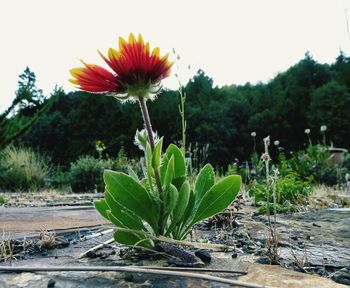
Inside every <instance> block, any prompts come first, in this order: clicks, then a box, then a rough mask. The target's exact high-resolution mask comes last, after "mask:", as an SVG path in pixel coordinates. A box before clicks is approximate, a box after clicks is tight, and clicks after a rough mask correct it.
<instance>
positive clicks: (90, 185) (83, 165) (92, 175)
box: [68, 156, 113, 192]
mask: <svg viewBox="0 0 350 288" xmlns="http://www.w3.org/2000/svg"><path fill="white" fill-rule="evenodd" d="M112 167H113V162H112V161H111V160H102V159H101V160H99V159H95V158H94V157H92V156H82V157H80V158H79V159H78V160H77V161H75V162H74V163H71V167H70V170H69V173H68V174H69V180H70V184H71V187H72V191H73V192H91V191H96V190H97V191H99V192H103V191H104V182H103V171H104V169H112Z"/></svg>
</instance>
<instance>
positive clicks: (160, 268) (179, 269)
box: [132, 266, 248, 275]
mask: <svg viewBox="0 0 350 288" xmlns="http://www.w3.org/2000/svg"><path fill="white" fill-rule="evenodd" d="M132 267H138V268H142V269H155V270H166V271H186V272H188V271H191V272H209V273H228V274H242V275H247V274H248V272H245V271H238V270H226V269H209V268H190V267H189V268H187V267H157V266H132Z"/></svg>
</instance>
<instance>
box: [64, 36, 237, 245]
mask: <svg viewBox="0 0 350 288" xmlns="http://www.w3.org/2000/svg"><path fill="white" fill-rule="evenodd" d="M100 54H101V53H100ZM101 56H102V58H103V59H104V60H105V62H106V63H107V64H108V65H109V67H110V68H111V69H112V70H113V71H114V72H113V73H111V72H109V71H108V70H106V69H104V68H102V67H99V66H97V65H90V64H89V65H85V67H81V68H75V69H72V70H71V74H72V77H73V79H71V82H72V83H74V84H76V85H77V86H78V87H79V88H80V89H82V90H85V91H89V92H107V93H109V95H111V96H113V97H114V98H116V99H119V100H121V101H125V100H130V101H132V102H137V103H138V104H139V105H140V109H141V113H142V118H143V121H144V126H145V130H142V131H141V132H139V131H137V132H136V136H135V142H136V144H137V145H138V146H139V147H140V148H141V149H142V150H143V152H144V159H143V172H144V177H143V178H142V179H139V178H138V177H137V174H136V173H135V172H134V171H133V170H132V169H131V168H129V171H128V174H125V173H123V172H113V171H111V170H106V171H105V172H104V181H105V184H106V191H105V198H104V199H103V200H100V201H97V202H96V203H95V206H96V208H97V210H98V211H99V212H100V213H101V214H102V216H104V217H105V218H106V219H108V220H110V221H111V222H112V223H113V224H114V225H116V226H117V231H116V232H115V234H114V238H115V240H116V241H117V242H119V243H123V244H128V245H139V246H146V247H150V246H153V244H154V240H155V238H156V237H158V236H170V237H173V238H175V239H184V238H185V237H186V235H187V233H188V232H189V231H190V230H191V227H192V226H193V225H194V224H195V223H197V222H199V221H201V220H203V219H205V218H208V217H210V216H213V215H214V214H216V213H218V212H220V211H221V210H223V209H225V208H226V207H227V206H228V205H229V204H230V203H231V202H232V201H233V200H234V198H235V197H236V195H237V193H238V191H239V189H240V185H241V179H240V177H239V176H235V175H232V176H228V177H226V178H224V179H222V180H221V181H219V182H218V183H215V174H214V171H213V168H212V167H211V166H210V165H206V166H204V167H203V168H202V169H201V171H200V172H199V174H198V176H197V178H196V183H195V185H194V187H191V185H190V182H189V180H188V177H187V167H186V161H185V157H184V156H185V155H184V154H185V153H184V152H185V151H186V147H185V145H186V138H185V134H184V133H185V131H186V129H185V121H184V113H185V110H184V98H183V97H181V98H182V103H181V104H182V105H181V108H180V113H181V116H182V119H183V121H182V130H183V133H182V136H183V143H182V145H183V146H182V151H181V149H180V148H178V147H177V146H175V145H173V144H170V145H169V146H168V148H167V149H166V151H165V153H164V154H162V146H163V138H160V139H158V137H157V133H154V132H153V130H152V125H151V120H150V116H149V113H148V108H147V104H146V102H147V100H154V99H155V96H156V94H158V93H159V91H160V88H161V87H160V84H161V81H162V80H163V79H164V78H166V77H167V76H169V75H170V68H171V66H172V63H171V62H170V61H168V56H167V55H165V56H163V57H160V55H159V48H155V49H154V50H153V52H152V53H150V48H149V44H148V43H147V44H145V43H144V41H143V39H142V37H141V35H139V37H138V38H137V39H136V38H135V36H134V35H133V34H130V36H129V39H128V42H127V41H125V40H124V39H123V38H120V39H119V51H117V50H115V49H110V50H109V53H108V58H107V57H105V56H103V55H102V54H101Z"/></svg>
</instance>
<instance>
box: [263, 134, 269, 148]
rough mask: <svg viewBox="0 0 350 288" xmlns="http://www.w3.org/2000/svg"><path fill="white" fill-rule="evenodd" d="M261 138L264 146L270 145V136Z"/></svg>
mask: <svg viewBox="0 0 350 288" xmlns="http://www.w3.org/2000/svg"><path fill="white" fill-rule="evenodd" d="M263 140H264V146H265V148H266V147H268V146H270V136H267V137H265V138H264V139H263Z"/></svg>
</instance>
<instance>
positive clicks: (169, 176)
mask: <svg viewBox="0 0 350 288" xmlns="http://www.w3.org/2000/svg"><path fill="white" fill-rule="evenodd" d="M174 168H175V166H174V156H171V158H170V160H169V161H168V167H167V169H166V173H165V176H164V179H161V182H162V183H163V190H164V191H165V190H168V189H169V187H170V184H171V181H173V177H174Z"/></svg>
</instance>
